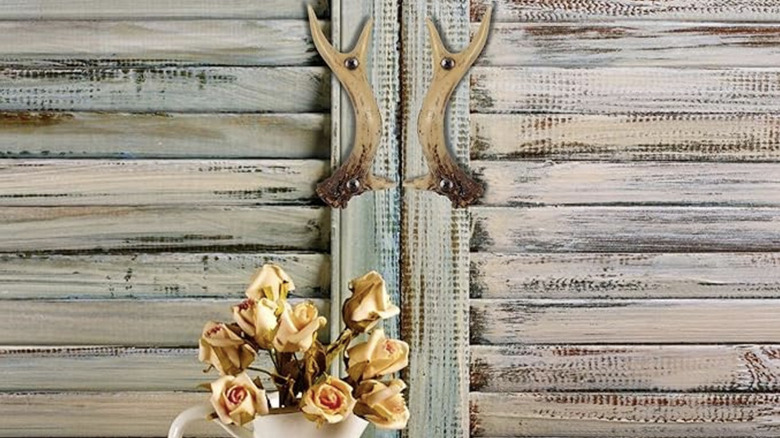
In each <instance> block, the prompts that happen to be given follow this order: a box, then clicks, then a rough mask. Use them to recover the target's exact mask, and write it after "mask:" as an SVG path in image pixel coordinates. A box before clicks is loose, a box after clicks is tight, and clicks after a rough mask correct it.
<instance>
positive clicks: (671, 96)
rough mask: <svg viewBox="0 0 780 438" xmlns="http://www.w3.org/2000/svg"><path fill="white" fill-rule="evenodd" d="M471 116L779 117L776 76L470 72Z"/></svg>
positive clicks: (665, 71) (610, 70) (741, 72)
mask: <svg viewBox="0 0 780 438" xmlns="http://www.w3.org/2000/svg"><path fill="white" fill-rule="evenodd" d="M471 110H472V111H473V112H477V113H526V112H531V113H548V112H551V113H582V114H604V113H618V114H620V113H622V114H625V113H636V112H661V113H764V112H776V111H780V71H778V70H776V69H761V68H750V69H708V70H699V69H676V68H656V67H647V68H630V67H625V68H619V67H604V68H598V69H569V68H555V67H503V68H498V67H474V68H473V69H472V74H471Z"/></svg>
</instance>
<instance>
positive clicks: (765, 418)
mask: <svg viewBox="0 0 780 438" xmlns="http://www.w3.org/2000/svg"><path fill="white" fill-rule="evenodd" d="M778 404H780V395H778V394H721V393H703V394H685V393H660V394H646V393H614V392H600V393H584V394H566V393H553V394H544V393H542V394H533V393H532V394H522V393H521V394H480V393H476V394H471V410H472V420H471V427H472V429H471V430H472V436H505V437H509V436H578V437H606V436H610V437H611V436H626V437H628V436H642V437H648V438H656V437H657V438H661V437H670V438H671V437H681V436H684V437H770V436H777V433H778V430H780V419H778V417H779V416H780V412H778V408H777V406H778Z"/></svg>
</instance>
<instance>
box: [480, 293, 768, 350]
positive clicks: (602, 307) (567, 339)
mask: <svg viewBox="0 0 780 438" xmlns="http://www.w3.org/2000/svg"><path fill="white" fill-rule="evenodd" d="M778 315H780V300H757V299H746V300H717V299H711V300H692V299H681V300H566V301H555V300H486V299H479V300H471V338H472V341H473V342H474V343H486V344H505V343H532V344H545V343H553V344H564V343H573V344H575V343H580V344H587V343H666V344H675V343H772V342H776V341H777V340H778V339H780V324H777V317H778Z"/></svg>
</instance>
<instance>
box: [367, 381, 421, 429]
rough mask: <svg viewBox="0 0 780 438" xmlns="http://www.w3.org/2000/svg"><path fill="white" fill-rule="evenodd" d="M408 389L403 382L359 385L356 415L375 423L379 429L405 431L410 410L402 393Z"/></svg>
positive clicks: (377, 382) (376, 382)
mask: <svg viewBox="0 0 780 438" xmlns="http://www.w3.org/2000/svg"><path fill="white" fill-rule="evenodd" d="M404 389H406V384H405V383H404V381H403V380H399V379H396V380H392V381H390V382H388V383H383V382H380V381H377V380H366V381H364V382H361V383H360V385H358V387H357V390H356V391H355V394H356V396H357V398H358V399H357V404H356V405H355V414H356V415H358V416H359V417H362V418H363V419H365V420H367V421H370V422H372V423H374V425H375V426H376V427H377V428H379V429H403V428H405V427H406V423H407V422H408V421H409V409H408V408H407V407H406V402H405V401H404V396H403V395H402V394H401V391H403V390H404Z"/></svg>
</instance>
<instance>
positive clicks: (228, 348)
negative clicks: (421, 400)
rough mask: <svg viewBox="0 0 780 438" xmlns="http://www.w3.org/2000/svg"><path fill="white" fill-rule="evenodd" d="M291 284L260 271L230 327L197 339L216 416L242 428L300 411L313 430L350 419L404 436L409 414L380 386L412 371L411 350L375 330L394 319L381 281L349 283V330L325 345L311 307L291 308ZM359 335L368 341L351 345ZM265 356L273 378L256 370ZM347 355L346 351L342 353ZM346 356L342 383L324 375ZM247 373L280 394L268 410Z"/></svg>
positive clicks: (267, 269)
mask: <svg viewBox="0 0 780 438" xmlns="http://www.w3.org/2000/svg"><path fill="white" fill-rule="evenodd" d="M293 290H295V285H294V283H293V281H292V279H291V278H290V277H289V276H288V275H287V274H286V273H285V272H284V271H283V270H282V268H280V267H279V266H276V265H271V264H268V265H265V266H263V267H262V268H261V269H260V270H259V271H258V272H257V273H256V274H255V275H254V277H253V278H252V280H251V284H250V286H249V288H247V290H246V295H247V299H246V300H245V301H243V302H242V303H240V304H238V305H236V306H233V308H232V309H233V319H234V322H232V323H221V322H213V321H211V322H208V323H207V324H206V326H205V327H204V328H203V334H202V336H201V338H200V350H199V359H200V360H201V361H203V362H205V363H207V364H208V365H209V367H208V368H207V369H206V371H209V370H211V369H214V370H216V371H218V372H219V373H220V375H221V376H222V377H220V378H219V379H217V380H216V381H215V382H212V383H210V384H207V385H204V386H206V387H207V388H208V389H210V390H211V404H212V405H213V407H214V411H215V413H214V414H213V415H214V416H216V417H218V418H219V419H220V420H221V421H222V422H223V423H226V424H238V425H244V424H246V423H248V422H250V421H252V420H253V419H254V418H255V417H256V416H258V415H270V414H274V413H290V412H295V411H298V410H300V411H301V412H302V414H303V415H304V416H305V417H306V418H307V419H309V420H311V421H314V422H316V423H317V424H318V425H323V424H334V423H339V422H341V421H344V419H346V418H347V417H348V416H349V415H352V414H355V415H357V416H359V417H361V418H363V419H365V420H367V421H369V422H371V423H373V424H375V425H376V426H377V427H379V428H385V429H402V428H404V427H406V423H407V421H408V419H409V410H408V409H407V407H406V403H405V401H404V398H403V396H402V394H401V392H402V391H403V390H404V389H405V388H406V384H405V383H404V382H403V380H400V379H384V380H382V379H383V378H385V377H388V376H390V375H392V374H393V373H395V372H397V371H400V370H401V369H403V368H405V367H406V366H407V365H408V363H409V346H408V345H407V344H406V343H405V342H403V341H400V340H396V339H389V338H387V337H385V334H384V331H383V330H382V329H381V328H379V327H377V325H378V324H379V322H380V321H381V320H383V319H387V318H391V317H394V316H396V315H398V313H399V309H398V307H397V306H395V305H393V304H392V303H391V302H390V299H389V296H388V294H387V289H386V287H385V282H384V279H382V276H381V275H379V274H378V273H377V272H369V273H368V274H366V275H364V276H362V277H360V278H356V279H354V280H352V282H351V283H350V290H351V291H352V296H351V297H350V298H349V299H348V300H347V301H346V302H345V303H344V306H343V307H342V318H343V320H344V324H345V325H346V328H345V329H344V330H343V331H342V332H341V334H340V335H339V337H338V338H337V339H336V340H335V341H333V342H332V343H331V344H329V345H323V344H321V343H320V342H319V341H318V340H317V333H318V331H319V330H320V329H322V328H324V327H325V325H326V323H327V321H326V319H325V317H323V316H320V315H319V312H318V310H317V308H316V307H315V306H314V304H312V303H311V302H301V303H299V304H296V305H294V306H293V305H291V304H290V303H289V302H288V301H287V296H288V293H290V292H292V291H293ZM362 333H367V334H369V336H368V339H367V340H365V341H364V342H359V343H357V344H355V345H352V346H350V344H352V343H353V341H355V339H356V337H357V336H358V335H360V334H362ZM261 350H265V351H266V352H267V353H268V354H269V356H270V358H271V362H272V363H273V366H274V369H273V370H263V369H259V368H254V367H252V366H251V365H252V364H253V362H254V361H255V359H256V357H257V354H258V352H260V351H261ZM345 350H346V351H345ZM342 353H344V361H345V364H346V368H347V376H345V377H344V378H339V377H337V376H332V375H329V374H328V371H329V370H330V369H331V364H332V363H333V361H334V360H336V359H338V358H339V357H341V356H342ZM247 370H250V371H256V372H260V373H264V374H266V375H268V376H269V377H270V380H271V382H272V383H273V385H274V386H275V387H276V390H277V391H278V394H279V407H276V408H272V407H271V406H270V403H269V400H268V397H267V396H266V392H265V390H264V388H263V385H262V382H261V379H260V378H259V377H255V378H254V379H252V378H250V377H249V375H248V374H247V373H246V371H247Z"/></svg>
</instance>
